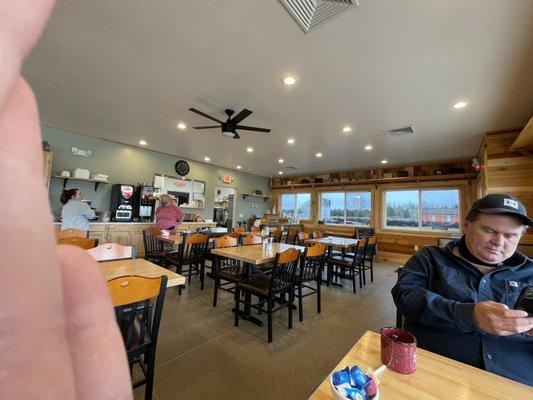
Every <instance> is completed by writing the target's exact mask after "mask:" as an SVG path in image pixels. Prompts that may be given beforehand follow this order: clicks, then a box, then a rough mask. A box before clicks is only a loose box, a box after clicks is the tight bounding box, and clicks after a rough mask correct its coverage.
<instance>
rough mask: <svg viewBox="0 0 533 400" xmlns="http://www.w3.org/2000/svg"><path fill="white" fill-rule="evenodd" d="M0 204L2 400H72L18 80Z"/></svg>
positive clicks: (37, 142) (0, 133) (0, 145)
mask: <svg viewBox="0 0 533 400" xmlns="http://www.w3.org/2000/svg"><path fill="white" fill-rule="evenodd" d="M13 188H16V190H17V193H19V194H20V195H18V196H15V195H14V193H13ZM0 198H1V199H2V207H0V218H1V221H2V222H1V224H0V243H2V245H1V246H0V282H1V283H0V285H1V286H0V304H1V305H2V306H1V307H0V354H1V362H0V397H1V398H6V399H29V398H37V397H38V398H41V399H71V398H74V388H73V385H72V373H71V364H70V354H69V352H68V347H67V340H66V336H65V329H64V328H65V326H64V319H63V296H62V287H61V277H60V275H59V270H58V267H57V258H56V254H55V242H54V240H55V239H54V234H53V228H52V220H51V216H50V209H49V206H48V196H47V195H46V191H45V187H44V182H43V176H42V150H41V138H40V134H39V120H38V116H37V106H36V104H35V99H34V97H33V93H32V92H31V89H30V88H29V86H28V85H27V84H26V82H25V81H24V80H23V79H22V78H21V77H18V78H17V80H16V82H15V84H14V85H13V86H12V88H11V90H10V92H9V94H8V96H7V99H6V102H5V104H4V108H3V109H2V110H1V111H0Z"/></svg>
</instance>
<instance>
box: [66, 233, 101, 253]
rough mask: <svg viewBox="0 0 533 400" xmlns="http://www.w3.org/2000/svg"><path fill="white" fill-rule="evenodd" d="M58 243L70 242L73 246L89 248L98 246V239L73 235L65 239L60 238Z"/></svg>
mask: <svg viewBox="0 0 533 400" xmlns="http://www.w3.org/2000/svg"><path fill="white" fill-rule="evenodd" d="M57 244H70V245H72V246H78V247H81V248H82V249H85V250H89V249H93V248H95V247H96V246H98V239H88V238H84V237H80V236H71V237H67V238H64V239H59V240H58V241H57Z"/></svg>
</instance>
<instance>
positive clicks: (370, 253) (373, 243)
mask: <svg viewBox="0 0 533 400" xmlns="http://www.w3.org/2000/svg"><path fill="white" fill-rule="evenodd" d="M376 247H377V237H376V236H371V237H369V238H367V242H366V246H365V250H364V256H363V265H362V270H363V285H366V271H367V270H369V271H370V282H374V256H375V255H376Z"/></svg>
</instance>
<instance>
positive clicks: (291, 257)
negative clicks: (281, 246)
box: [235, 248, 300, 342]
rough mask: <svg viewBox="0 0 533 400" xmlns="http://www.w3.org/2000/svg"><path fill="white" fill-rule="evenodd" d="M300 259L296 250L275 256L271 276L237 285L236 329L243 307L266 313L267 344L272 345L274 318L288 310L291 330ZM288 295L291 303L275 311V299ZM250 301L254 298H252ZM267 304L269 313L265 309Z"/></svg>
mask: <svg viewBox="0 0 533 400" xmlns="http://www.w3.org/2000/svg"><path fill="white" fill-rule="evenodd" d="M299 257H300V251H299V250H296V249H294V248H291V249H288V250H286V251H284V252H283V253H278V254H276V258H275V260H274V266H273V267H272V273H271V275H270V276H267V275H264V274H255V275H252V276H251V277H250V278H248V279H246V280H244V281H241V282H239V283H237V286H236V288H235V326H239V314H240V304H241V303H244V306H245V308H246V307H252V308H255V309H256V310H258V311H260V312H266V313H267V319H268V341H269V342H272V314H273V313H274V312H276V311H278V310H281V309H283V308H285V307H287V309H288V310H289V312H288V313H289V318H288V327H289V329H292V303H293V300H294V277H295V274H296V268H297V266H298V261H299ZM242 292H243V293H244V294H249V295H252V296H257V298H258V299H259V300H258V302H257V303H253V302H252V301H251V300H250V301H249V302H248V301H247V300H246V296H245V299H244V300H242V299H241V293H242ZM286 293H288V294H289V301H285V302H282V303H281V305H280V306H279V307H277V308H274V302H275V299H276V296H280V295H284V294H286ZM250 298H251V296H250ZM265 304H266V310H265V308H264V306H265Z"/></svg>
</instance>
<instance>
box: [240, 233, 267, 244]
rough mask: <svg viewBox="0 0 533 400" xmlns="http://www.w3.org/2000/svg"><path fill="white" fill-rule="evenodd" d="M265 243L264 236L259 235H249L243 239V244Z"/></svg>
mask: <svg viewBox="0 0 533 400" xmlns="http://www.w3.org/2000/svg"><path fill="white" fill-rule="evenodd" d="M261 243H263V238H262V237H261V236H259V235H248V236H245V237H244V238H243V239H242V245H243V246H250V245H252V244H261Z"/></svg>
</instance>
